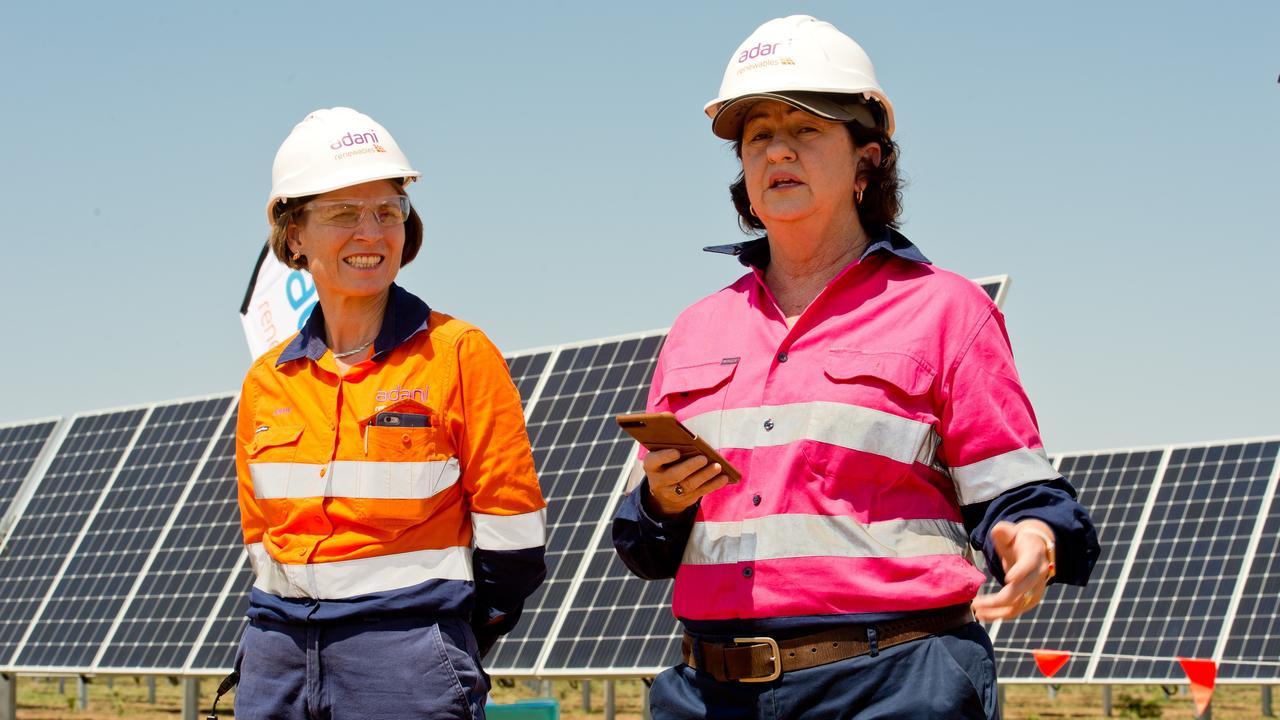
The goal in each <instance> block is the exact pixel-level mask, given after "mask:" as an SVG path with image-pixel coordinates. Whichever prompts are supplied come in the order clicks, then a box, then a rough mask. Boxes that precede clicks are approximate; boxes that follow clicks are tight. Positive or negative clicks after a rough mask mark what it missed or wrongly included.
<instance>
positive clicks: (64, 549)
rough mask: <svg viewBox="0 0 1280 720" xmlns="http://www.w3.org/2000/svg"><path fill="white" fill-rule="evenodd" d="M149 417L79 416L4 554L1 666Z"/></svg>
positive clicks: (136, 413) (0, 565)
mask: <svg viewBox="0 0 1280 720" xmlns="http://www.w3.org/2000/svg"><path fill="white" fill-rule="evenodd" d="M146 414H147V411H145V410H123V411H117V412H110V413H100V414H89V415H81V416H77V417H76V418H75V419H74V420H73V421H72V424H71V428H70V429H69V430H68V431H67V435H66V437H64V438H63V440H62V443H61V445H60V446H59V447H58V449H57V454H56V455H55V456H54V458H53V461H52V462H51V463H50V465H49V468H48V469H47V470H46V471H45V474H44V477H43V478H42V479H41V481H40V485H39V487H37V488H36V490H35V492H34V494H33V495H32V497H31V500H30V502H28V503H27V507H26V510H24V511H23V514H22V517H21V518H19V519H18V522H17V523H16V524H15V525H14V527H13V532H12V533H10V535H9V540H8V542H7V543H6V545H5V549H4V554H3V555H2V556H0V666H3V667H11V666H12V665H13V655H14V654H15V650H16V649H17V648H18V644H19V643H20V642H21V641H22V638H23V636H24V635H25V634H26V633H27V632H28V631H30V630H31V629H33V628H34V625H33V624H32V621H33V620H34V619H35V617H36V615H37V613H38V611H39V609H40V606H41V604H42V603H43V601H44V599H45V596H46V595H47V594H48V591H49V588H50V586H51V585H52V584H53V582H54V580H55V579H56V577H57V576H58V573H59V571H60V569H61V568H62V567H63V566H64V565H65V564H66V562H67V559H68V553H69V552H70V551H71V548H72V547H73V546H74V545H75V544H76V542H77V539H78V538H79V537H80V533H81V530H82V528H83V526H84V524H85V522H86V520H88V518H89V516H90V514H91V513H92V512H93V510H94V508H95V506H96V505H97V503H98V501H99V499H100V498H101V496H102V490H103V488H105V487H106V486H107V483H108V482H109V481H110V480H111V479H112V477H113V476H114V475H115V470H116V467H117V466H118V465H119V463H120V459H121V458H122V457H123V456H124V454H125V452H126V451H127V450H128V448H129V447H130V445H131V443H132V441H133V439H134V438H135V437H136V435H137V433H138V429H139V424H140V423H141V422H142V419H143V417H144V416H145V415H146Z"/></svg>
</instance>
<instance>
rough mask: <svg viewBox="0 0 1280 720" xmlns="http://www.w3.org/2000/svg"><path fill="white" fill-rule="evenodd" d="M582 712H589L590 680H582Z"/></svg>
mask: <svg viewBox="0 0 1280 720" xmlns="http://www.w3.org/2000/svg"><path fill="white" fill-rule="evenodd" d="M582 712H586V713H589V712H591V681H590V680H583V681H582Z"/></svg>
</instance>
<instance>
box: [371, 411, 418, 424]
mask: <svg viewBox="0 0 1280 720" xmlns="http://www.w3.org/2000/svg"><path fill="white" fill-rule="evenodd" d="M369 424H370V425H373V426H376V427H431V416H430V415H422V414H419V413H405V412H380V413H378V414H377V415H374V416H373V422H372V423H369Z"/></svg>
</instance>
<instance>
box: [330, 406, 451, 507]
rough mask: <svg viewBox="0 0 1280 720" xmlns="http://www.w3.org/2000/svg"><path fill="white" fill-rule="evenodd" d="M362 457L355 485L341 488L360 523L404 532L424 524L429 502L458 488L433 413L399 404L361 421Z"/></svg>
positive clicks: (447, 447) (445, 441) (444, 438)
mask: <svg viewBox="0 0 1280 720" xmlns="http://www.w3.org/2000/svg"><path fill="white" fill-rule="evenodd" d="M361 425H362V428H363V433H364V438H363V442H364V457H363V458H362V460H361V461H360V462H358V463H356V464H355V467H356V468H357V469H358V472H357V473H355V477H354V478H352V479H353V480H354V481H355V483H354V485H353V486H352V487H350V488H349V489H347V488H343V490H345V492H343V493H342V494H344V495H345V496H346V497H349V498H350V502H351V504H352V506H353V508H354V510H355V513H356V516H357V518H359V519H360V520H361V521H363V522H366V523H368V524H370V525H371V526H378V527H391V528H395V527H404V526H407V525H412V524H415V523H418V522H422V521H423V520H425V519H426V514H427V511H428V505H429V504H430V502H431V498H433V497H435V496H437V495H439V494H440V493H443V492H446V491H448V490H449V489H450V488H451V487H453V486H455V485H456V484H457V482H458V478H459V476H460V474H461V473H460V468H459V463H458V459H457V458H456V457H454V456H453V451H452V445H451V443H450V442H449V441H448V440H449V436H448V434H447V432H446V431H445V430H444V429H443V428H441V427H439V418H438V417H437V416H436V415H435V413H433V412H432V411H431V409H430V408H428V407H427V406H425V405H423V404H422V403H419V402H417V401H414V400H400V401H398V402H395V403H392V404H391V405H388V406H387V407H385V408H382V409H380V410H379V411H378V412H376V413H374V414H373V415H371V416H369V417H368V418H365V419H364V420H363V421H362V422H361Z"/></svg>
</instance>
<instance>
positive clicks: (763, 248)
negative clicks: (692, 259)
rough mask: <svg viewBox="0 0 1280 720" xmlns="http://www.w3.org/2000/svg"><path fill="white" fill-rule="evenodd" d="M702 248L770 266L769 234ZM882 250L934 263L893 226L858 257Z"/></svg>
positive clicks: (756, 265) (753, 265) (751, 265)
mask: <svg viewBox="0 0 1280 720" xmlns="http://www.w3.org/2000/svg"><path fill="white" fill-rule="evenodd" d="M702 249H703V251H704V252H712V253H720V254H721V255H735V256H737V258H738V262H740V263H742V264H743V265H746V266H747V267H749V268H756V269H758V270H763V269H765V268H766V267H768V266H769V238H768V236H765V237H758V238H753V239H751V240H744V241H742V242H739V243H730V244H728V245H711V246H710V247H704V248H702ZM880 251H884V252H888V253H893V254H894V255H897V256H898V257H900V258H902V259H903V260H911V261H912V262H918V263H924V264H925V265H932V264H933V263H931V262H929V258H927V257H925V256H924V253H922V252H920V248H918V247H916V246H915V243H913V242H911V241H910V240H908V239H907V238H906V236H904V235H903V234H902V233H900V232H898V231H897V230H894V229H893V228H885V229H884V231H882V232H881V233H879V235H876V236H872V239H871V242H870V243H868V244H867V249H866V250H864V251H863V253H862V257H860V258H858V259H859V260H865V259H866V258H867V257H868V256H870V255H871V253H875V252H880Z"/></svg>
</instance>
